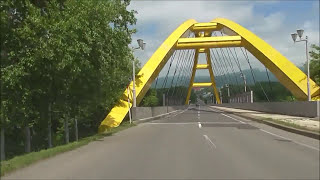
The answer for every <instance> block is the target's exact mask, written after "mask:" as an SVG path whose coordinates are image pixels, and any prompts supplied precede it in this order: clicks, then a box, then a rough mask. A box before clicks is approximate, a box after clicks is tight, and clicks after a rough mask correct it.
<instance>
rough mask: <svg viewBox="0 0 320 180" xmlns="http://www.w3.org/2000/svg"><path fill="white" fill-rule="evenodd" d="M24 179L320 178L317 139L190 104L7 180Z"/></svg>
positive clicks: (44, 162) (43, 162) (7, 177)
mask: <svg viewBox="0 0 320 180" xmlns="http://www.w3.org/2000/svg"><path fill="white" fill-rule="evenodd" d="M19 178H20V179H153V178H155V179H176V178H179V179H319V141H318V140H315V139H311V138H307V137H304V136H300V135H297V134H292V133H289V132H285V131H282V130H279V129H275V128H272V127H269V126H267V125H264V124H259V123H256V122H253V121H250V120H246V119H243V118H240V117H237V116H235V115H233V114H228V113H226V112H222V111H219V110H217V109H214V108H212V107H207V106H200V107H196V106H191V107H190V108H189V109H188V110H184V111H181V112H179V113H176V114H174V115H172V116H171V117H170V118H163V119H160V120H156V121H152V122H149V123H143V124H139V125H138V126H135V127H132V128H130V129H127V130H124V131H122V132H119V133H117V134H115V135H113V136H110V137H105V138H104V139H101V140H98V141H95V142H92V143H90V144H89V145H87V146H84V147H81V148H78V149H76V150H73V151H70V152H66V153H63V154H60V155H58V156H56V157H53V158H50V159H47V160H43V161H40V162H38V163H35V164H33V165H31V166H29V167H26V168H24V169H20V170H18V171H16V172H13V173H11V174H9V175H7V176H5V177H4V179H19Z"/></svg>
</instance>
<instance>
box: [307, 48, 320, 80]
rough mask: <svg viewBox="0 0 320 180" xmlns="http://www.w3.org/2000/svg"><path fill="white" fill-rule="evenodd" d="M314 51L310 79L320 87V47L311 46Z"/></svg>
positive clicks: (311, 53) (312, 52) (311, 55)
mask: <svg viewBox="0 0 320 180" xmlns="http://www.w3.org/2000/svg"><path fill="white" fill-rule="evenodd" d="M311 48H312V51H311V52H309V54H310V57H311V58H310V78H311V79H313V80H314V81H315V83H317V84H318V85H320V47H319V46H317V45H315V44H313V45H311Z"/></svg>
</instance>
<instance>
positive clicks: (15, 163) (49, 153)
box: [0, 122, 135, 176]
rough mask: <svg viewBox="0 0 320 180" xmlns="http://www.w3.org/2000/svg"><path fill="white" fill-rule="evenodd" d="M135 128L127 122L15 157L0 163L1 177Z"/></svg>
mask: <svg viewBox="0 0 320 180" xmlns="http://www.w3.org/2000/svg"><path fill="white" fill-rule="evenodd" d="M132 126H135V125H134V124H129V122H123V123H122V124H121V125H120V126H119V127H116V128H112V129H110V130H109V131H108V132H107V133H104V134H96V135H93V136H89V137H85V138H82V139H80V140H79V141H75V142H72V143H69V144H65V145H61V146H56V147H53V148H50V149H44V150H41V151H38V152H31V153H28V154H25V155H21V156H16V157H14V158H12V159H9V160H6V161H2V162H1V168H0V169H1V176H3V175H5V174H7V173H9V172H12V171H14V170H17V169H19V168H23V167H26V166H28V165H30V164H32V163H34V162H37V161H39V160H43V159H46V158H49V157H53V156H55V155H57V154H60V153H63V152H66V151H71V150H73V149H76V148H78V147H81V146H84V145H87V144H88V143H90V142H92V141H95V140H98V139H101V138H103V137H105V136H111V135H112V134H114V133H116V132H119V131H122V130H124V129H127V128H129V127H132Z"/></svg>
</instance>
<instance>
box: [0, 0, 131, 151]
mask: <svg viewBox="0 0 320 180" xmlns="http://www.w3.org/2000/svg"><path fill="white" fill-rule="evenodd" d="M128 5H129V1H127V0H126V1H120V0H111V1H107V0H101V1H96V0H81V1H79V0H68V1H63V0H50V1H49V0H42V1H32V0H30V1H28V0H24V1H20V0H3V1H1V5H0V7H1V12H0V13H1V120H2V121H1V127H2V128H3V127H4V129H5V132H6V146H7V147H6V152H7V157H11V156H13V155H15V154H19V153H23V146H25V141H24V136H28V134H26V135H25V134H24V133H25V132H24V131H23V128H25V127H27V128H31V144H32V150H39V149H42V148H46V147H47V144H48V143H46V141H48V140H49V139H48V138H49V137H48V128H49V129H52V139H53V145H57V144H61V143H63V133H64V126H65V123H64V122H67V123H68V124H67V125H69V126H70V127H71V129H72V127H73V122H74V120H75V119H77V121H78V126H79V133H80V137H81V136H86V135H88V134H90V133H92V132H96V131H97V127H98V125H99V123H100V122H101V120H102V119H103V118H104V117H105V115H106V114H107V113H108V111H110V109H111V108H112V106H113V105H114V104H115V102H116V101H117V100H118V99H119V97H120V95H121V93H122V92H123V88H125V87H126V84H127V83H128V79H129V77H130V75H131V72H132V71H131V69H132V68H131V61H132V60H133V55H132V52H131V50H130V48H129V46H128V45H129V44H130V43H131V35H132V33H134V32H135V30H134V29H130V28H129V27H130V25H133V24H135V22H136V19H135V17H134V14H135V12H133V11H127V10H126V8H127V6H128ZM50 127H51V128H50ZM71 138H73V136H71Z"/></svg>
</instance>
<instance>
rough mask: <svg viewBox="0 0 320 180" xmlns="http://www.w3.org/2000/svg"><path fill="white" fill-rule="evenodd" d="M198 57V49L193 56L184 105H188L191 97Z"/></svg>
mask: <svg viewBox="0 0 320 180" xmlns="http://www.w3.org/2000/svg"><path fill="white" fill-rule="evenodd" d="M198 56H199V49H196V53H195V54H194V61H193V68H192V75H191V78H190V83H189V88H188V94H187V98H186V102H185V104H186V105H188V104H189V99H190V96H191V91H192V85H193V81H194V76H195V75H196V69H197V64H198Z"/></svg>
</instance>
